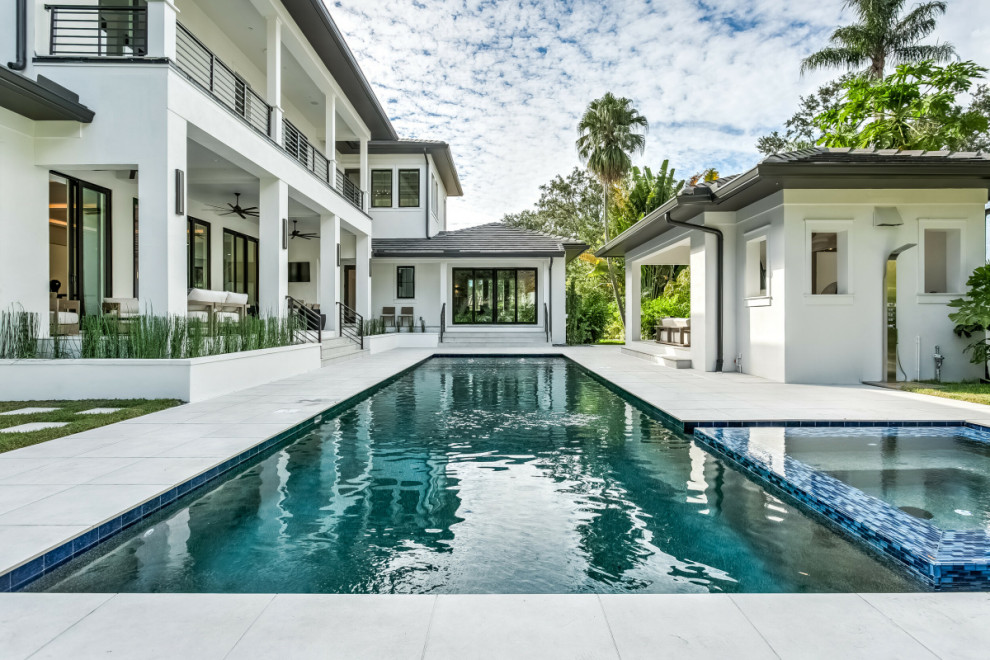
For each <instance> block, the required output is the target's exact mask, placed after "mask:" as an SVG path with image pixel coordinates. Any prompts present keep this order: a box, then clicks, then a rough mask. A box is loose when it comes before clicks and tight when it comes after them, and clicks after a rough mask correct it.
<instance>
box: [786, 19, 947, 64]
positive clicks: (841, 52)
mask: <svg viewBox="0 0 990 660" xmlns="http://www.w3.org/2000/svg"><path fill="white" fill-rule="evenodd" d="M904 2H905V0H846V3H845V6H846V7H848V8H851V9H853V10H854V11H855V12H856V14H857V15H858V16H859V22H858V23H853V24H852V25H846V26H843V27H840V28H837V29H836V30H835V32H833V33H832V36H831V38H830V39H829V41H830V43H831V44H832V45H831V46H829V47H827V48H823V49H822V50H820V51H818V52H817V53H813V54H812V55H809V56H808V57H806V58H805V59H804V60H803V61H802V62H801V73H804V72H805V71H810V70H813V69H824V68H841V67H846V68H849V69H853V68H857V67H863V66H866V73H867V74H868V75H869V77H870V78H873V79H875V80H879V79H880V78H883V74H884V70H885V69H886V66H887V62H888V60H889V61H891V62H893V63H895V64H904V63H906V62H919V61H921V60H934V61H936V62H945V61H947V60H949V59H951V58H952V57H953V56H954V55H955V54H956V49H955V48H953V47H952V45H951V44H947V43H945V44H935V45H934V46H930V45H923V44H919V43H918V42H919V41H921V40H922V39H924V38H925V37H927V36H928V35H929V34H931V33H932V31H933V30H934V29H935V23H936V21H937V20H938V17H939V16H941V15H942V14H944V13H945V7H946V3H945V2H943V1H942V0H936V1H935V2H924V3H922V4H919V5H918V6H917V7H915V8H914V9H912V10H911V11H910V12H908V14H907V15H905V16H903V17H902V16H901V12H902V10H903V9H904Z"/></svg>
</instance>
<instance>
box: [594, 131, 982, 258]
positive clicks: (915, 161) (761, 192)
mask: <svg viewBox="0 0 990 660" xmlns="http://www.w3.org/2000/svg"><path fill="white" fill-rule="evenodd" d="M785 188H792V189H837V188H842V189H883V188H917V189H924V188H927V189H937V188H959V189H964V188H970V189H972V188H977V189H984V190H990V154H988V153H984V152H949V151H902V150H899V149H845V148H842V149H838V148H828V147H811V148H808V149H798V150H796V151H789V152H785V153H779V154H773V155H771V156H767V157H766V158H764V159H763V160H762V161H760V163H759V164H757V165H756V166H755V167H753V168H752V169H750V170H747V171H745V172H743V173H741V174H734V175H731V176H725V177H721V178H719V179H716V180H715V181H710V182H702V183H698V184H695V185H694V186H685V187H684V188H683V189H682V190H681V191H680V192H679V193H678V194H677V196H676V197H674V198H673V199H671V200H668V201H667V202H664V203H663V204H662V205H661V206H660V207H659V208H658V209H656V210H655V211H653V212H651V213H650V214H649V215H647V216H646V217H645V218H643V219H642V220H640V221H639V222H637V223H636V224H634V225H633V226H632V227H630V228H629V229H627V230H626V231H624V232H622V233H621V234H619V235H618V236H616V237H615V238H613V239H612V240H611V241H609V242H608V243H607V244H606V245H604V246H603V247H602V248H601V249H599V250H598V251H597V252H596V253H595V254H596V255H597V256H599V257H605V256H609V257H621V256H624V255H625V254H626V253H627V252H629V251H630V250H634V249H636V248H637V247H639V246H640V245H642V244H643V243H645V242H647V241H650V240H652V239H654V238H656V237H658V236H660V235H661V234H664V233H666V232H667V231H669V230H670V229H672V228H673V227H674V225H671V224H670V223H669V222H667V221H666V219H667V217H668V216H669V217H670V218H671V219H673V220H676V221H681V222H685V221H688V220H690V219H692V218H694V217H696V216H698V215H699V214H701V213H703V212H705V211H737V210H739V209H741V208H744V207H746V206H748V205H750V204H752V203H753V202H755V201H757V200H759V199H762V198H764V197H768V196H769V195H772V194H774V193H775V192H777V191H780V190H783V189H785Z"/></svg>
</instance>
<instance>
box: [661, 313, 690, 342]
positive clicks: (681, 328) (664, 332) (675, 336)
mask: <svg viewBox="0 0 990 660" xmlns="http://www.w3.org/2000/svg"><path fill="white" fill-rule="evenodd" d="M656 332H657V336H656V342H657V343H658V344H666V345H667V346H683V347H685V348H686V347H688V346H690V345H691V319H678V318H664V319H660V322H659V323H657V329H656Z"/></svg>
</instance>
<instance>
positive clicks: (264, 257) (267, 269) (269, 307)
mask: <svg viewBox="0 0 990 660" xmlns="http://www.w3.org/2000/svg"><path fill="white" fill-rule="evenodd" d="M259 190H260V195H259V201H258V215H259V217H258V252H259V254H258V309H259V311H260V314H261V315H262V316H276V315H277V316H284V315H285V310H286V303H285V297H286V296H287V295H289V251H288V250H287V249H284V248H283V247H282V246H283V229H282V223H283V221H284V220H285V221H287V218H288V217H289V186H288V184H287V183H285V181H282V180H281V179H262V180H261V185H260V186H259Z"/></svg>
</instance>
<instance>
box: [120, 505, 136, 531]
mask: <svg viewBox="0 0 990 660" xmlns="http://www.w3.org/2000/svg"><path fill="white" fill-rule="evenodd" d="M140 519H141V507H139V506H138V507H134V508H133V509H131V510H130V511H126V512H124V514H123V515H121V516H120V527H121V529H123V528H124V527H128V526H130V525H133V524H134V523H136V522H137V521H138V520H140Z"/></svg>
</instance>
